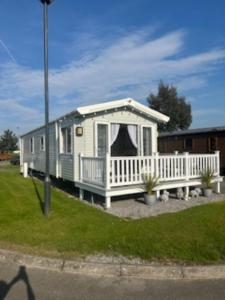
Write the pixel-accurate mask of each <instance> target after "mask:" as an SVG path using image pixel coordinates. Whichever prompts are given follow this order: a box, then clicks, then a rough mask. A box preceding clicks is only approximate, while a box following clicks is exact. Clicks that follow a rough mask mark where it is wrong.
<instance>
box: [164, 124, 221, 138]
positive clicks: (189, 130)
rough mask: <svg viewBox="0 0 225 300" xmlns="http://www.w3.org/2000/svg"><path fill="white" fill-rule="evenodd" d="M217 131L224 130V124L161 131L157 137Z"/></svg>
mask: <svg viewBox="0 0 225 300" xmlns="http://www.w3.org/2000/svg"><path fill="white" fill-rule="evenodd" d="M218 131H225V126H219V127H208V128H195V129H188V130H179V131H172V132H163V133H160V134H159V137H167V136H168V137H169V136H177V135H188V134H198V133H208V132H218Z"/></svg>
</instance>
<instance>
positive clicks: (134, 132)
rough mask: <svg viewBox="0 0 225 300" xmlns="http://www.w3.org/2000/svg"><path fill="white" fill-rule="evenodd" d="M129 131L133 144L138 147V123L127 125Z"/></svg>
mask: <svg viewBox="0 0 225 300" xmlns="http://www.w3.org/2000/svg"><path fill="white" fill-rule="evenodd" d="M127 129H128V133H129V136H130V139H131V142H132V144H133V145H134V147H135V148H137V147H138V144H137V125H127Z"/></svg>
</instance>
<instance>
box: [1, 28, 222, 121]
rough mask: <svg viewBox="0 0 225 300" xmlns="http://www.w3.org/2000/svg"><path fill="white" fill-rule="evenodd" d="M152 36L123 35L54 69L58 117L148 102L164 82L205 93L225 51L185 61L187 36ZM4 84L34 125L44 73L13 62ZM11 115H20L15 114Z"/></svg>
mask: <svg viewBox="0 0 225 300" xmlns="http://www.w3.org/2000/svg"><path fill="white" fill-rule="evenodd" d="M148 31H149V30H148V29H146V30H142V31H137V32H134V33H129V34H127V35H124V36H123V37H121V36H120V38H118V39H117V40H115V39H114V40H113V43H112V44H109V43H108V42H107V43H104V42H103V43H102V45H103V46H102V47H100V44H99V41H96V44H95V45H94V48H95V49H94V51H93V52H90V51H84V53H85V55H84V56H82V57H81V58H80V59H79V60H77V61H75V60H73V61H71V63H69V64H68V65H64V66H62V67H61V68H58V69H51V70H50V96H51V97H50V99H51V102H50V103H51V109H50V111H51V115H52V117H55V116H56V115H58V113H59V112H60V114H61V113H63V112H68V111H70V110H72V109H74V108H75V107H76V106H78V105H79V106H80V105H82V104H83V105H86V104H88V103H93V102H100V101H106V100H110V99H116V98H121V97H127V96H132V97H133V98H137V99H144V98H146V97H147V95H148V94H149V93H150V92H152V91H155V89H156V86H157V85H158V82H159V80H160V79H163V80H164V81H166V82H169V83H173V84H177V85H178V88H179V91H180V90H181V91H186V92H187V91H190V90H193V89H195V90H196V89H198V88H202V87H203V86H204V85H206V84H207V80H208V76H209V75H210V74H212V73H213V72H215V70H217V68H218V66H219V64H220V63H221V62H223V61H224V59H225V50H224V49H215V50H210V51H208V52H203V53H197V54H195V55H191V56H185V57H184V56H182V51H183V49H184V48H185V44H184V41H185V32H183V31H175V32H172V33H168V34H165V35H163V36H161V37H158V38H153V36H152V31H151V30H150V34H148V33H149V32H148ZM85 43H86V42H85ZM85 43H84V44H85ZM92 44H94V42H93V41H92ZM87 45H88V43H87ZM0 82H1V85H0V99H5V98H6V99H13V100H10V101H11V102H8V103H9V105H10V106H11V107H14V108H15V110H16V113H17V116H20V119H21V122H22V120H23V118H25V119H26V120H27V121H28V120H29V118H27V116H32V115H33V118H36V119H38V117H40V113H41V112H42V110H43V106H44V104H43V97H44V94H43V71H42V70H38V69H32V68H29V67H24V66H20V65H18V64H12V63H10V64H4V65H0ZM5 103H6V102H5ZM10 103H11V104H10ZM5 109H6V107H5ZM29 109H30V111H29ZM8 114H9V116H10V114H11V115H12V116H14V115H15V112H14V111H13V110H10V111H9V112H8ZM40 123H42V122H40ZM30 127H33V123H32V124H31V125H30Z"/></svg>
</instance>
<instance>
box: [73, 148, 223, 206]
mask: <svg viewBox="0 0 225 300" xmlns="http://www.w3.org/2000/svg"><path fill="white" fill-rule="evenodd" d="M79 162H80V176H79V178H80V179H79V181H78V182H76V184H75V185H76V186H77V187H79V189H80V198H81V199H82V198H83V191H84V190H87V191H89V192H91V193H96V194H99V195H102V196H104V197H105V200H106V201H105V207H106V208H110V206H111V197H112V196H117V195H128V194H134V193H143V192H144V191H145V185H144V174H151V175H152V176H157V177H159V185H158V186H157V187H156V188H155V191H156V193H157V197H159V195H160V190H166V189H173V188H178V187H184V188H185V196H186V197H187V198H188V194H189V187H190V186H198V185H201V173H202V172H203V171H204V170H206V169H211V170H212V171H213V173H214V179H213V181H214V182H215V183H216V191H217V193H220V182H221V181H222V178H221V177H220V174H219V170H220V165H219V164H220V162H219V152H218V151H216V152H215V153H214V154H189V153H177V152H175V153H174V154H168V155H164V154H159V153H156V154H154V155H152V156H129V157H110V155H109V154H106V156H105V157H87V156H83V155H82V154H81V155H80V158H79Z"/></svg>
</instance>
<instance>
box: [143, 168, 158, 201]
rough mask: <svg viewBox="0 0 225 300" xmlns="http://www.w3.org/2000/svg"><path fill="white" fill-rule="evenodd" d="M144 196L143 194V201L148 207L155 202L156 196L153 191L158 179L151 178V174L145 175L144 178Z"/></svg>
mask: <svg viewBox="0 0 225 300" xmlns="http://www.w3.org/2000/svg"><path fill="white" fill-rule="evenodd" d="M144 181H145V187H146V192H147V193H146V194H144V201H145V203H146V204H148V205H152V204H154V203H155V202H156V194H155V193H154V191H153V189H154V188H156V187H157V185H158V184H159V178H158V177H155V176H152V175H151V174H145V176H144Z"/></svg>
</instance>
